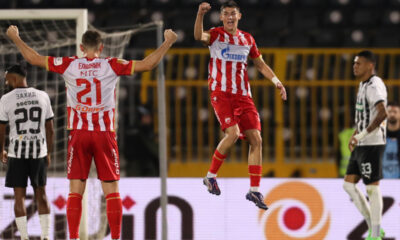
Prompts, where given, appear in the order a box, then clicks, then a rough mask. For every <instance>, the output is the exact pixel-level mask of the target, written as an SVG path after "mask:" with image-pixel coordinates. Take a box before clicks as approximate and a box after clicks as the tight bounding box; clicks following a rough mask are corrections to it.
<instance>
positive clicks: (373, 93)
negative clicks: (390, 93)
mask: <svg viewBox="0 0 400 240" xmlns="http://www.w3.org/2000/svg"><path fill="white" fill-rule="evenodd" d="M386 98H387V92H386V87H385V85H384V84H383V82H375V83H373V84H372V85H371V86H370V87H369V88H368V90H367V99H368V102H369V103H370V104H371V105H372V106H375V105H376V104H378V103H380V102H382V101H385V100H386Z"/></svg>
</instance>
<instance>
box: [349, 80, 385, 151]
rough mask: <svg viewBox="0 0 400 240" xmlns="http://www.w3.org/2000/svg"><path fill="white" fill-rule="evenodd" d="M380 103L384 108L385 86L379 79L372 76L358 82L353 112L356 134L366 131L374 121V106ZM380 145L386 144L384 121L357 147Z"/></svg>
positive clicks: (375, 111)
mask: <svg viewBox="0 0 400 240" xmlns="http://www.w3.org/2000/svg"><path fill="white" fill-rule="evenodd" d="M382 101H383V102H384V103H385V106H386V104H387V91H386V86H385V84H384V83H383V81H382V79H381V78H380V77H378V76H375V75H373V76H371V77H370V78H369V79H368V80H366V81H363V82H360V86H359V88H358V93H357V102H356V112H355V122H356V125H357V130H358V132H361V131H362V130H364V129H366V128H367V127H368V126H369V125H370V124H371V122H372V121H373V120H374V119H375V117H376V115H377V110H376V107H375V106H376V104H378V103H380V102H382ZM381 144H386V120H384V121H383V122H382V123H381V125H380V126H379V127H377V128H376V129H375V130H374V131H372V132H370V133H369V134H368V135H367V136H366V137H365V138H363V139H362V140H360V141H359V142H358V145H359V146H367V145H381Z"/></svg>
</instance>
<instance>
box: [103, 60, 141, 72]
mask: <svg viewBox="0 0 400 240" xmlns="http://www.w3.org/2000/svg"><path fill="white" fill-rule="evenodd" d="M108 63H109V64H110V66H111V68H112V70H113V71H114V72H115V74H117V76H122V75H133V72H134V70H135V61H127V60H124V59H119V58H110V59H109V60H108Z"/></svg>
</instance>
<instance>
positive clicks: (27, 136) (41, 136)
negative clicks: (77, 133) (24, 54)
mask: <svg viewBox="0 0 400 240" xmlns="http://www.w3.org/2000/svg"><path fill="white" fill-rule="evenodd" d="M5 81H6V84H7V85H8V86H9V88H11V89H12V90H11V91H10V92H8V93H7V94H5V95H3V96H2V97H1V99H0V153H3V154H2V162H3V163H4V164H7V165H8V167H7V175H6V187H10V188H14V199H15V202H14V213H15V222H16V224H17V228H18V231H19V232H20V235H21V239H22V240H25V239H29V237H28V229H27V217H26V208H25V197H26V186H27V183H28V178H29V179H30V182H31V185H32V187H33V190H34V193H35V201H36V203H37V206H38V210H39V221H40V226H41V229H42V235H41V239H42V240H43V239H47V240H48V239H49V231H50V207H49V203H48V201H47V197H46V188H45V187H46V178H47V167H48V166H49V165H50V162H51V160H50V159H51V158H50V153H51V152H52V149H53V116H54V115H53V110H52V109H51V103H50V98H49V96H48V95H47V93H45V92H43V91H40V90H37V89H35V88H31V87H28V84H27V82H26V72H25V70H24V68H22V67H21V66H20V65H14V66H12V67H10V68H9V69H7V71H6V80H5ZM7 124H9V126H10V132H9V146H8V152H6V151H4V138H5V134H6V125H7Z"/></svg>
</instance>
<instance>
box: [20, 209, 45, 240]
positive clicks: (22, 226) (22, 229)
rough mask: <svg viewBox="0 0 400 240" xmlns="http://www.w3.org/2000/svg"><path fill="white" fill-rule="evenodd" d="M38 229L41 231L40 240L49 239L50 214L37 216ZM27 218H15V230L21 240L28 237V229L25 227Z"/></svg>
mask: <svg viewBox="0 0 400 240" xmlns="http://www.w3.org/2000/svg"><path fill="white" fill-rule="evenodd" d="M39 221H40V227H41V229H42V237H41V239H50V238H49V235H50V214H40V215H39ZM27 222H28V220H27V217H26V216H22V217H17V218H15V223H16V224H17V228H18V231H19V234H21V239H22V240H26V239H29V237H28V227H27Z"/></svg>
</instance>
